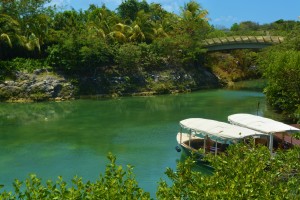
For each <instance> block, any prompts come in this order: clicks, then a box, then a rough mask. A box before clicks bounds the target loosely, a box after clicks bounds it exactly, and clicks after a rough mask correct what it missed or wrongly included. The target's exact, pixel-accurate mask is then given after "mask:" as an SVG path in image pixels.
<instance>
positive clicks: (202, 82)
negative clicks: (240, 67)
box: [0, 67, 221, 102]
mask: <svg viewBox="0 0 300 200" xmlns="http://www.w3.org/2000/svg"><path fill="white" fill-rule="evenodd" d="M12 77H13V78H11V79H9V80H5V81H3V82H2V83H1V84H0V99H1V101H4V102H40V101H65V100H73V99H79V98H114V97H119V96H152V95H160V94H174V93H175V94H176V93H186V92H191V91H197V90H201V89H211V88H220V87H221V84H220V81H219V79H218V78H217V77H216V76H215V75H214V74H213V73H211V72H210V71H209V70H208V69H206V68H202V67H194V68H190V69H189V70H183V69H180V70H178V69H168V70H161V71H156V72H145V71H143V72H141V73H135V74H131V75H130V74H126V75H123V76H122V75H118V76H117V75H111V76H103V74H101V73H98V74H94V75H93V77H85V76H78V77H75V78H74V77H69V76H68V77H65V76H63V75H61V74H58V73H55V72H49V71H47V70H45V69H37V70H34V71H33V72H32V73H28V72H24V71H17V72H15V73H14V75H13V76H12Z"/></svg>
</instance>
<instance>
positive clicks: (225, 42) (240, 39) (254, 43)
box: [204, 36, 284, 51]
mask: <svg viewBox="0 0 300 200" xmlns="http://www.w3.org/2000/svg"><path fill="white" fill-rule="evenodd" d="M283 40H284V38H283V37H281V36H230V37H220V38H211V39H206V40H204V47H205V48H207V51H222V50H234V49H261V48H265V47H267V46H270V45H273V44H278V43H281V42H282V41H283Z"/></svg>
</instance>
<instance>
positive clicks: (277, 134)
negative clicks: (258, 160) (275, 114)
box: [228, 113, 300, 152]
mask: <svg viewBox="0 0 300 200" xmlns="http://www.w3.org/2000/svg"><path fill="white" fill-rule="evenodd" d="M228 121H229V122H230V123H231V124H234V125H237V126H241V127H245V128H249V129H252V130H255V131H259V132H262V133H265V134H268V135H269V142H268V144H269V145H268V146H269V149H270V152H273V151H274V150H276V149H280V148H281V149H286V148H290V147H291V146H294V145H300V140H297V139H295V138H293V134H294V133H299V132H300V129H298V128H296V127H294V126H290V125H287V124H284V123H282V122H279V121H276V120H272V119H269V118H265V117H261V116H256V115H251V114H244V113H238V114H233V115H229V116H228Z"/></svg>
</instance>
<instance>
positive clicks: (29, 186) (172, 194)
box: [0, 144, 300, 199]
mask: <svg viewBox="0 0 300 200" xmlns="http://www.w3.org/2000/svg"><path fill="white" fill-rule="evenodd" d="M299 155H300V149H299V148H294V149H291V150H288V151H286V152H278V153H277V155H276V156H275V157H272V156H271V154H270V152H269V149H268V148H267V147H265V146H259V147H257V146H256V147H253V146H249V145H243V144H239V145H232V146H230V148H229V149H228V151H227V154H226V155H225V154H221V155H220V156H213V155H212V156H211V157H208V158H207V160H208V161H209V162H210V164H211V166H212V167H213V169H212V170H213V173H212V174H210V175H208V174H202V173H201V172H200V171H197V170H195V169H194V168H195V165H196V164H197V161H195V160H194V159H193V157H189V158H187V159H186V160H185V161H184V162H179V163H178V164H177V168H176V170H172V169H167V170H166V172H165V173H166V174H167V176H168V180H160V181H159V183H158V188H157V192H156V199H299V197H300V186H299V185H300V164H299V159H300V157H299ZM108 159H109V161H110V163H109V164H107V167H106V170H105V174H104V175H102V174H100V177H99V178H98V179H97V180H96V181H95V182H90V181H88V182H86V183H85V182H83V181H82V178H79V177H74V178H73V179H72V181H71V183H70V182H69V183H67V182H66V181H64V180H63V178H62V177H58V179H57V181H56V182H53V181H52V180H48V181H46V182H43V181H42V180H41V179H40V178H38V177H37V176H36V175H34V174H32V175H30V177H29V178H27V179H26V180H25V181H24V182H23V181H20V180H15V182H14V184H13V186H14V190H15V191H14V192H7V191H4V192H1V194H0V197H1V199H151V198H150V193H149V192H146V191H144V190H143V189H142V188H140V187H139V186H138V183H137V181H136V180H135V176H134V173H133V167H132V166H129V165H128V166H127V168H126V169H123V167H122V166H118V165H116V157H115V156H114V155H112V154H108ZM68 184H69V185H68Z"/></svg>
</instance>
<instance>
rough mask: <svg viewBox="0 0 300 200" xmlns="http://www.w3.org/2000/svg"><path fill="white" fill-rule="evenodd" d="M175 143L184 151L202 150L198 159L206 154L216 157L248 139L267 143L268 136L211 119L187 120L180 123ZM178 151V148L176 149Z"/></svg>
mask: <svg viewBox="0 0 300 200" xmlns="http://www.w3.org/2000/svg"><path fill="white" fill-rule="evenodd" d="M179 124H180V131H179V133H178V134H177V142H178V144H179V145H180V146H181V148H182V149H183V150H184V151H187V152H188V153H190V152H197V153H199V150H200V149H202V151H203V154H202V153H201V156H200V157H203V156H204V154H206V153H214V154H215V155H217V154H218V153H220V152H224V151H225V150H226V148H227V147H228V146H229V145H231V144H235V143H238V142H241V141H245V140H247V139H249V138H254V142H256V143H262V142H267V138H268V135H266V134H264V133H261V132H259V131H255V130H251V129H248V128H244V127H241V126H236V125H232V124H229V123H225V122H220V121H216V120H211V119H203V118H189V119H185V120H182V121H180V123H179ZM177 151H180V148H177Z"/></svg>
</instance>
